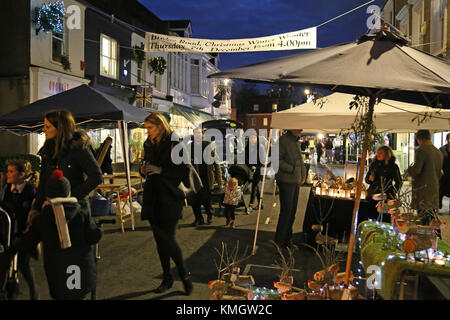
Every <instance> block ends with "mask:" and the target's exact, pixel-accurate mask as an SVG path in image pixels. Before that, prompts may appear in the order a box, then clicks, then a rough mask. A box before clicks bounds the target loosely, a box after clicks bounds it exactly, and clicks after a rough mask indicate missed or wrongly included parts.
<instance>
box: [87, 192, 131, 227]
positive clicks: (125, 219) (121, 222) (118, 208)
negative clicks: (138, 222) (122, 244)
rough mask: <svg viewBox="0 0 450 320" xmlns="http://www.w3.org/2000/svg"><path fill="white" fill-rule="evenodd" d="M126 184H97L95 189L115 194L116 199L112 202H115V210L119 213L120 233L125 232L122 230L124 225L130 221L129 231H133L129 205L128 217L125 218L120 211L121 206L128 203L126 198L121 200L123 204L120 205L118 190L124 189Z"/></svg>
mask: <svg viewBox="0 0 450 320" xmlns="http://www.w3.org/2000/svg"><path fill="white" fill-rule="evenodd" d="M126 186H127V185H126V184H99V185H98V186H97V187H96V190H109V191H112V192H115V193H117V197H116V199H115V200H114V201H116V202H117V210H118V212H119V218H120V225H121V228H122V232H125V228H124V224H125V222H126V221H128V220H130V219H131V229H132V230H133V231H134V214H133V211H132V208H131V205H132V204H130V211H131V213H130V216H128V217H125V216H124V213H123V210H122V206H125V205H126V204H127V203H129V199H128V197H127V198H126V199H123V204H122V200H121V199H120V190H121V189H123V188H124V187H126Z"/></svg>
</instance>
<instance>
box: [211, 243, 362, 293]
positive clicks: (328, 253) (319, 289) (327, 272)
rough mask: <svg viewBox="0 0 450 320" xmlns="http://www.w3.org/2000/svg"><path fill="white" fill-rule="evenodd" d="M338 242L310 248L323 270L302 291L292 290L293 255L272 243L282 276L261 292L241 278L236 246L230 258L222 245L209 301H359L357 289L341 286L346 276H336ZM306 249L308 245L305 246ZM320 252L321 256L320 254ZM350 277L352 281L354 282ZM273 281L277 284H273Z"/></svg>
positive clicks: (249, 277)
mask: <svg viewBox="0 0 450 320" xmlns="http://www.w3.org/2000/svg"><path fill="white" fill-rule="evenodd" d="M337 242H338V241H337V240H333V241H324V242H322V243H321V244H320V249H316V248H314V247H311V246H310V248H311V249H313V250H314V251H315V253H316V255H317V256H318V257H319V260H320V262H321V263H322V269H321V270H318V271H317V272H315V273H314V274H313V276H312V280H308V282H307V286H305V288H304V289H302V288H297V287H295V286H294V285H293V284H294V277H293V276H292V275H291V272H292V270H293V268H294V258H293V251H291V250H290V249H287V251H284V250H281V249H280V248H279V247H278V246H277V245H276V244H275V243H273V244H274V246H275V247H276V249H277V250H278V253H279V255H280V258H281V260H280V261H281V263H280V264H279V266H280V269H281V273H280V275H279V277H278V279H274V283H273V288H265V287H263V288H261V287H258V286H256V285H255V280H254V278H253V276H252V275H242V274H240V267H239V266H238V264H239V263H240V262H242V261H243V260H245V259H247V258H248V257H246V258H239V257H238V247H239V243H238V244H237V245H236V247H235V249H234V250H233V252H232V253H231V254H228V250H227V248H226V245H225V244H223V243H222V250H221V251H219V250H217V252H218V253H219V256H220V261H219V262H217V261H216V267H217V270H218V279H216V280H213V281H210V282H209V289H210V290H212V295H211V297H210V299H211V300H355V299H360V298H361V297H360V296H359V294H358V289H357V287H355V286H353V285H352V284H350V285H349V286H348V287H345V286H344V285H343V278H344V274H345V272H340V273H339V261H340V258H339V255H338V253H337V252H336V250H335V249H336V245H337ZM306 246H309V245H306ZM319 251H320V252H319ZM353 278H354V277H353V274H351V280H352V281H353ZM275 280H276V281H275Z"/></svg>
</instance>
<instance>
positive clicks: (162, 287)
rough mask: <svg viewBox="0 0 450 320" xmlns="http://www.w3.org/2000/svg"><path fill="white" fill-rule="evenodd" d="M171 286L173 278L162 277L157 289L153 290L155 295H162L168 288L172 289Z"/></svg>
mask: <svg viewBox="0 0 450 320" xmlns="http://www.w3.org/2000/svg"><path fill="white" fill-rule="evenodd" d="M172 285H173V278H172V276H170V275H169V276H164V277H163V281H162V282H161V284H160V285H159V287H158V288H156V289H155V292H156V293H163V292H165V291H167V290H169V289H170V288H172Z"/></svg>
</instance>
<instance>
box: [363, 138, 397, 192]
mask: <svg viewBox="0 0 450 320" xmlns="http://www.w3.org/2000/svg"><path fill="white" fill-rule="evenodd" d="M366 183H367V184H369V185H370V186H369V189H368V190H367V193H368V194H369V195H370V198H372V195H374V194H376V193H381V192H382V188H384V193H385V194H386V195H387V197H388V198H389V199H392V198H393V197H395V194H396V193H397V192H398V191H400V188H401V186H402V178H401V175H400V169H399V168H398V166H397V164H396V163H395V156H394V153H393V152H392V149H391V148H390V147H389V146H381V147H379V148H378V149H377V153H376V156H375V157H374V158H373V161H372V163H371V164H370V167H369V171H368V172H367V174H366Z"/></svg>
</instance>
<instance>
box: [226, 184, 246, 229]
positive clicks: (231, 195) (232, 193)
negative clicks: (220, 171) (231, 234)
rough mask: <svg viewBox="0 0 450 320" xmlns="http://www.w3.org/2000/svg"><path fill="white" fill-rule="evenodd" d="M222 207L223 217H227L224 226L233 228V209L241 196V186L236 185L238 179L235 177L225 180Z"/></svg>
mask: <svg viewBox="0 0 450 320" xmlns="http://www.w3.org/2000/svg"><path fill="white" fill-rule="evenodd" d="M224 193H225V196H224V201H223V204H224V207H225V212H224V213H225V217H226V218H227V223H226V226H229V227H230V228H235V226H236V225H235V222H234V220H235V215H234V211H235V210H236V206H237V205H238V204H239V200H240V199H241V197H242V191H241V188H240V187H239V185H238V180H237V179H236V178H230V179H228V181H227V185H226V187H225V189H224Z"/></svg>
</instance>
